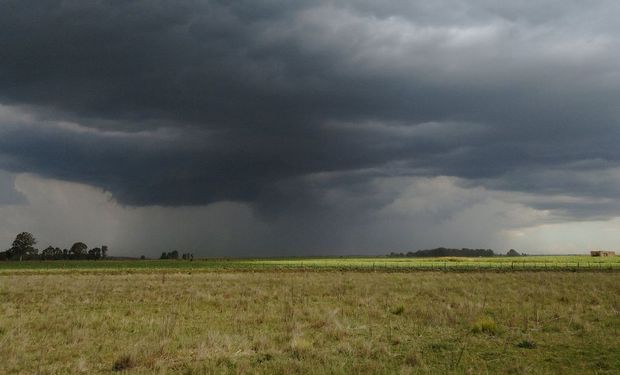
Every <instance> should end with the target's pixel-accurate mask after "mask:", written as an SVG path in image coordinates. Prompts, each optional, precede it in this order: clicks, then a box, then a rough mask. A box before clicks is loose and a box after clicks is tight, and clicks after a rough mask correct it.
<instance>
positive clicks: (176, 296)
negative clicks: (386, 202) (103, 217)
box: [0, 257, 620, 374]
mask: <svg viewBox="0 0 620 375" xmlns="http://www.w3.org/2000/svg"><path fill="white" fill-rule="evenodd" d="M533 258H536V257H531V258H527V260H530V259H533ZM520 259H521V258H520ZM539 259H544V258H540V257H539ZM579 259H580V260H581V259H585V258H579ZM379 260H382V261H384V263H381V266H377V263H378V262H379ZM459 260H460V259H459ZM553 260H554V261H555V260H561V261H560V262H558V263H559V264H563V263H567V264H569V263H571V262H573V261H574V260H575V258H557V257H554V258H553ZM589 260H590V261H591V262H592V263H593V262H594V261H595V260H593V259H589ZM425 261H427V262H439V263H441V262H444V261H445V262H446V263H449V264H453V263H459V262H458V260H454V261H453V260H448V259H445V260H423V259H418V260H414V259H391V258H375V259H369V258H357V259H344V260H343V259H304V260H299V259H294V260H244V261H226V260H219V261H194V262H189V261H93V262H87V261H84V262H82V261H67V262H62V261H57V262H50V261H47V262H23V263H22V264H20V263H19V262H10V263H2V264H1V267H2V271H0V358H1V359H2V361H0V373H2V374H5V373H6V374H74V373H83V374H114V373H120V372H125V373H128V374H210V373H215V374H222V373H232V374H244V373H264V374H298V373H318V374H351V373H372V374H394V373H399V374H409V373H411V374H417V373H421V374H446V373H455V374H461V373H468V374H469V373H475V374H478V373H482V374H496V373H510V374H558V373H561V374H586V373H587V374H617V373H620V272H614V270H615V269H616V268H615V267H616V266H617V263H616V262H615V261H613V260H611V259H602V260H600V261H601V262H602V266H601V267H602V268H601V270H605V272H600V271H599V269H598V268H596V269H592V270H588V269H585V268H579V269H580V270H582V271H581V272H551V271H546V272H545V271H542V270H536V271H531V270H527V267H526V268H525V269H518V271H519V272H510V271H509V270H511V269H512V268H509V267H512V261H511V260H510V259H508V258H506V259H502V263H505V264H506V265H510V266H506V267H505V268H501V269H502V270H505V271H506V272H497V271H494V270H493V269H492V268H491V267H490V266H488V267H487V266H486V265H485V262H484V260H463V261H462V262H464V263H465V264H469V263H470V262H471V263H476V267H478V265H480V267H478V268H472V269H470V270H468V271H467V272H460V271H458V270H457V269H453V270H452V271H453V272H445V271H439V270H435V271H433V270H430V269H429V270H428V271H427V272H409V271H412V270H415V268H407V269H404V268H401V266H412V265H415V266H416V267H417V266H418V265H419V264H424V262H425ZM299 262H303V263H304V264H298V263H299ZM343 262H344V263H343ZM347 262H348V263H347ZM369 262H370V263H375V264H374V268H375V272H350V271H342V270H341V268H342V267H343V265H346V266H347V267H350V268H349V269H350V270H360V269H362V266H363V267H364V268H363V269H364V270H367V269H368V267H372V266H369V265H368V264H367V263H369ZM403 263H404V264H403ZM549 263H551V262H549ZM222 264H225V266H222ZM44 265H45V267H44ZM610 265H611V270H612V271H609V266H610ZM235 267H237V268H235ZM390 267H395V268H390ZM516 267H520V266H516ZM536 267H538V266H536ZM580 267H581V266H580ZM325 269H328V270H331V272H329V271H328V272H318V271H322V270H325ZM384 269H387V270H388V271H389V272H387V271H386V272H382V270H384ZM558 269H561V267H560V268H558ZM135 270H137V271H135ZM317 270H318V271H317ZM473 270H475V272H470V271H473ZM134 271H135V272H134ZM196 271H200V272H196ZM253 271H256V272H253Z"/></svg>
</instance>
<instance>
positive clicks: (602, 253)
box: [590, 250, 616, 257]
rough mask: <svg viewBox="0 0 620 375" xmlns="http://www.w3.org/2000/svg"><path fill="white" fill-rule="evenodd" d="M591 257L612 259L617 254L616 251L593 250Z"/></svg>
mask: <svg viewBox="0 0 620 375" xmlns="http://www.w3.org/2000/svg"><path fill="white" fill-rule="evenodd" d="M590 255H592V256H593V257H612V256H614V255H616V253H615V252H614V251H605V250H592V251H590Z"/></svg>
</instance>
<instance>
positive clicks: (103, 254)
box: [101, 245, 108, 258]
mask: <svg viewBox="0 0 620 375" xmlns="http://www.w3.org/2000/svg"><path fill="white" fill-rule="evenodd" d="M107 254H108V247H107V246H106V245H103V246H101V258H105V257H106V256H107Z"/></svg>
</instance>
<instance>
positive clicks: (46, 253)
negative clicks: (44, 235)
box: [41, 246, 54, 259]
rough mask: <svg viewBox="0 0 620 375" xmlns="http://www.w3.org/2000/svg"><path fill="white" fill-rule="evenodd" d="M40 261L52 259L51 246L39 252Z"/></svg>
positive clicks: (52, 250)
mask: <svg viewBox="0 0 620 375" xmlns="http://www.w3.org/2000/svg"><path fill="white" fill-rule="evenodd" d="M41 258H42V259H54V248H53V247H52V246H48V247H46V248H45V249H43V251H42V252H41Z"/></svg>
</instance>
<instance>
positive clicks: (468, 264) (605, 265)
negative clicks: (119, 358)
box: [0, 255, 620, 273]
mask: <svg viewBox="0 0 620 375" xmlns="http://www.w3.org/2000/svg"><path fill="white" fill-rule="evenodd" d="M177 269H180V270H195V271H209V270H213V271H217V270H240V271H269V270H317V271H318V270H325V271H330V270H331V271H337V270H349V271H376V272H381V271H387V272H394V271H402V272H408V271H425V270H426V271H477V270H480V271H545V270H546V271H579V270H589V271H618V270H620V256H616V257H604V258H600V257H591V256H585V255H573V256H522V257H489V258H462V257H445V258H391V257H342V258H320V257H316V258H281V259H280V258H266V259H202V260H194V261H187V260H96V261H93V260H65V261H63V260H46V261H24V262H16V261H12V262H0V273H2V272H4V273H7V272H9V273H10V272H23V271H32V272H37V271H45V270H49V271H51V272H62V270H79V271H83V272H88V271H97V270H100V271H115V270H120V271H140V272H150V271H156V270H171V271H174V270H177Z"/></svg>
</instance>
